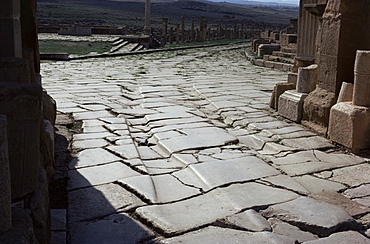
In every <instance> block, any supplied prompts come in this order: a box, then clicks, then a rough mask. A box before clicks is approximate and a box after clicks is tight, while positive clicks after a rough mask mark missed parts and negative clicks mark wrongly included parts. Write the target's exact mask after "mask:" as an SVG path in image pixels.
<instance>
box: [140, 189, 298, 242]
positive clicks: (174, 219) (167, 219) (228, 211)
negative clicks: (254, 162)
mask: <svg viewBox="0 0 370 244" xmlns="http://www.w3.org/2000/svg"><path fill="white" fill-rule="evenodd" d="M241 193H243V194H241ZM297 197H298V195H297V194H295V193H293V192H290V191H286V190H282V189H276V188H272V187H268V186H265V185H261V184H256V183H245V184H234V185H231V186H228V187H225V188H217V189H215V190H213V191H211V192H208V193H206V194H204V195H200V196H197V197H193V198H190V199H187V200H183V201H180V202H176V203H172V204H165V205H154V206H144V207H139V208H138V209H136V214H137V215H138V216H139V217H140V218H142V219H144V220H145V221H147V222H149V223H151V224H152V225H153V226H154V228H155V229H157V230H158V231H160V232H162V233H165V234H166V235H174V234H178V233H183V232H185V231H188V230H192V229H196V228H198V227H200V226H203V225H206V224H210V223H213V222H215V221H216V220H217V219H221V218H224V217H226V216H229V215H232V214H235V213H237V212H240V211H241V210H243V209H247V208H252V207H257V206H267V205H271V204H275V203H279V202H285V201H289V200H291V199H295V198H297Z"/></svg>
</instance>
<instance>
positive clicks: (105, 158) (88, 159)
mask: <svg viewBox="0 0 370 244" xmlns="http://www.w3.org/2000/svg"><path fill="white" fill-rule="evenodd" d="M120 160H122V159H121V158H119V157H117V156H115V155H113V154H112V153H110V152H108V151H106V150H104V149H102V148H93V149H86V150H83V151H81V152H79V153H77V154H76V156H75V157H73V158H72V160H71V162H70V163H69V168H70V169H73V168H82V167H87V166H96V165H101V164H106V163H111V162H114V161H120Z"/></svg>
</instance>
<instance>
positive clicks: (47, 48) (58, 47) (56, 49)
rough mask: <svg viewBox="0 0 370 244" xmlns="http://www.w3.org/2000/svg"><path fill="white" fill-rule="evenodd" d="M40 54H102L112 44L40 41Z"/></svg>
mask: <svg viewBox="0 0 370 244" xmlns="http://www.w3.org/2000/svg"><path fill="white" fill-rule="evenodd" d="M39 46H40V53H68V54H76V55H86V54H89V53H91V52H97V53H103V52H106V51H109V50H110V49H111V47H112V46H113V44H112V43H109V42H104V41H94V42H89V41H65V40H40V41H39Z"/></svg>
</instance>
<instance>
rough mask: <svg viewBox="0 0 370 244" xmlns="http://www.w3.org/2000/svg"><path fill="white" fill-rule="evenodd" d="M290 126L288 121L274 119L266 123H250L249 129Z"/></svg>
mask: <svg viewBox="0 0 370 244" xmlns="http://www.w3.org/2000/svg"><path fill="white" fill-rule="evenodd" d="M287 126H289V124H288V123H286V122H282V121H276V120H275V121H272V122H265V123H251V124H249V125H248V129H251V130H264V129H277V128H282V127H287Z"/></svg>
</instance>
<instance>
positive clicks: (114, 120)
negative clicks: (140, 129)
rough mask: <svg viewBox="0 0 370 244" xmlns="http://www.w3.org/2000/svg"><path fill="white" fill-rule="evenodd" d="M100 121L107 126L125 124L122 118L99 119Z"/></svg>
mask: <svg viewBox="0 0 370 244" xmlns="http://www.w3.org/2000/svg"><path fill="white" fill-rule="evenodd" d="M100 120H101V121H103V122H105V123H109V124H126V120H125V119H124V118H101V119H100Z"/></svg>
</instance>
